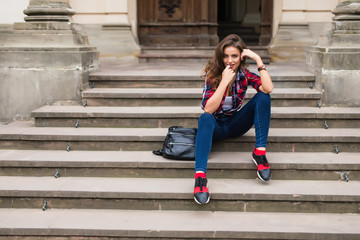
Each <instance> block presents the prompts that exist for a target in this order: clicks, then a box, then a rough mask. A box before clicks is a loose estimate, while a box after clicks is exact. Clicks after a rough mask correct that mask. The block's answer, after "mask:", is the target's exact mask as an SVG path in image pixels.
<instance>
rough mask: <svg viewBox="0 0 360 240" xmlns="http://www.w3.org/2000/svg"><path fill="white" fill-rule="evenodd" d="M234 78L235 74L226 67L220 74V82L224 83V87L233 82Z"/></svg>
mask: <svg viewBox="0 0 360 240" xmlns="http://www.w3.org/2000/svg"><path fill="white" fill-rule="evenodd" d="M235 77H236V73H235V72H234V71H233V70H232V69H231V68H230V66H229V65H228V66H226V68H225V69H224V71H223V72H222V78H221V82H224V83H225V84H226V86H229V85H231V84H232V83H233V82H234V81H235ZM220 84H221V83H220Z"/></svg>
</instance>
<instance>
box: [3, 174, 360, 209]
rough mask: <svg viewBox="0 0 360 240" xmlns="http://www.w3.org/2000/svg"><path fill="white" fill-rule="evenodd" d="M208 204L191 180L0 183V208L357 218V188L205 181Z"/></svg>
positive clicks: (49, 179)
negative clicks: (305, 214)
mask: <svg viewBox="0 0 360 240" xmlns="http://www.w3.org/2000/svg"><path fill="white" fill-rule="evenodd" d="M208 181H209V184H208V186H209V190H210V195H211V201H210V204H208V205H206V206H204V207H202V208H200V209H199V206H198V205H197V204H196V203H195V202H194V199H193V190H194V179H193V178H104V177H102V178H96V177H88V178H85V177H60V178H54V177H8V176H5V177H0V200H1V201H0V202H1V203H0V208H24V207H26V208H39V210H40V209H41V207H42V206H43V202H44V200H46V201H47V208H77V209H79V208H91V209H104V208H105V209H126V210H164V211H166V210H198V211H199V210H201V211H203V210H213V211H239V212H240V211H246V212H317V213H360V209H359V207H358V205H359V203H360V182H359V181H350V182H341V181H328V180H327V181H320V180H317V181H310V180H287V181H284V180H272V181H270V182H267V183H264V182H262V181H260V180H255V179H212V178H209V179H208Z"/></svg>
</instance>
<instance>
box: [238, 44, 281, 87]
mask: <svg viewBox="0 0 360 240" xmlns="http://www.w3.org/2000/svg"><path fill="white" fill-rule="evenodd" d="M245 57H248V58H251V59H252V60H254V61H255V62H256V65H257V67H260V66H263V65H264V63H263V61H262V59H261V57H260V56H259V55H258V54H256V53H255V52H253V51H251V50H250V49H244V50H243V52H242V53H241V60H243V59H244V58H245ZM259 75H260V78H261V86H260V87H259V90H260V91H262V92H263V93H266V94H269V93H271V92H272V90H273V89H274V85H273V83H272V81H271V77H270V75H269V73H268V71H267V70H262V71H260V72H259Z"/></svg>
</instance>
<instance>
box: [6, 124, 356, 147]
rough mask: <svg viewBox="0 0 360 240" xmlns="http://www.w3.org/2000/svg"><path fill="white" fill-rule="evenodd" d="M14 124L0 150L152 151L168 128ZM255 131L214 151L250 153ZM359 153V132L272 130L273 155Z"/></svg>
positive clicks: (354, 130) (339, 129)
mask: <svg viewBox="0 0 360 240" xmlns="http://www.w3.org/2000/svg"><path fill="white" fill-rule="evenodd" d="M33 125H34V123H33V122H15V123H13V124H9V125H8V126H6V127H2V128H0V149H43V150H66V149H67V148H68V147H69V148H70V149H71V150H122V151H128V150H129V151H149V150H154V149H159V148H161V147H162V145H163V141H164V138H165V136H166V134H167V128H41V127H34V126H33ZM254 140H255V131H254V129H250V130H249V132H247V133H246V134H244V135H243V136H241V137H239V138H233V139H227V140H224V141H221V142H216V143H215V144H214V145H213V150H214V151H251V150H252V149H253V147H254V144H255V141H254ZM335 146H336V147H337V149H338V150H339V151H341V152H359V151H360V129H359V128H331V129H318V128H308V129H305V128H270V131H269V138H268V150H269V151H272V152H334V147H335Z"/></svg>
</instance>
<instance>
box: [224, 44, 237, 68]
mask: <svg viewBox="0 0 360 240" xmlns="http://www.w3.org/2000/svg"><path fill="white" fill-rule="evenodd" d="M240 62H241V59H240V50H239V49H238V48H236V47H233V46H228V47H226V48H225V49H224V65H225V67H226V66H228V65H229V66H230V68H231V69H232V70H233V71H234V72H236V71H237V69H238V67H239V66H240Z"/></svg>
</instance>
